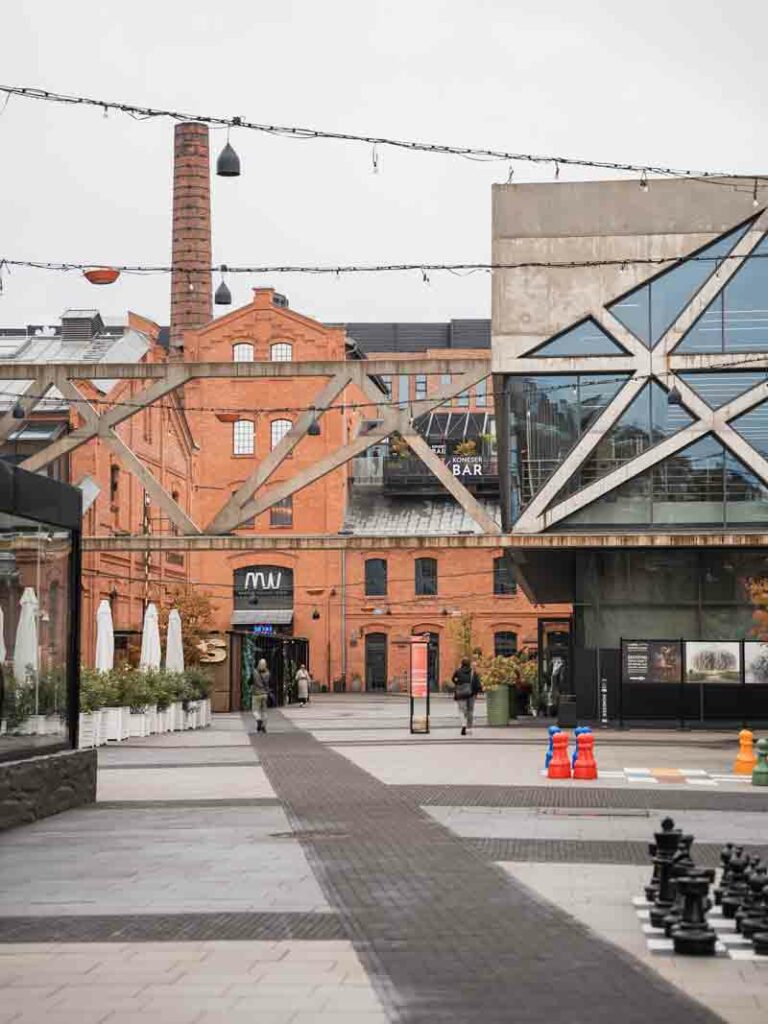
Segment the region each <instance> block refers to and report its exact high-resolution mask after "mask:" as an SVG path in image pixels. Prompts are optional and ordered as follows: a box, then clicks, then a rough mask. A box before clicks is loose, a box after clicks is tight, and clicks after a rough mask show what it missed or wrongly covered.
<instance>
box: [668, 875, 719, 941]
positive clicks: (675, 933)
mask: <svg viewBox="0 0 768 1024" xmlns="http://www.w3.org/2000/svg"><path fill="white" fill-rule="evenodd" d="M677 884H678V887H679V889H680V890H681V892H682V894H683V901H684V902H683V916H682V919H681V921H680V923H679V924H678V925H676V926H675V927H674V928H673V929H672V941H673V942H674V945H675V952H676V953H682V954H683V956H714V955H715V943H716V941H717V936H716V935H715V930H714V928H711V927H710V925H709V924H707V917H706V911H705V910H704V906H705V902H706V899H707V892H708V891H709V881H708V879H707V878H704V877H700V876H698V875H689V876H688V877H686V878H681V879H679V880H678V883H677Z"/></svg>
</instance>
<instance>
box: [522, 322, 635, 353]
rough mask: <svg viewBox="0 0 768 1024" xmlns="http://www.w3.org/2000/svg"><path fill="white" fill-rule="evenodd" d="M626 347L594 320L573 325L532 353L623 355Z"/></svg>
mask: <svg viewBox="0 0 768 1024" xmlns="http://www.w3.org/2000/svg"><path fill="white" fill-rule="evenodd" d="M625 354H626V353H625V351H624V349H623V348H622V347H621V346H620V345H619V344H618V342H616V341H614V340H613V338H612V337H611V336H610V335H609V334H606V332H605V331H604V330H603V329H602V327H600V326H599V324H596V323H595V321H594V320H585V321H584V322H583V323H580V324H577V325H576V326H575V327H571V328H570V329H569V330H567V331H566V332H565V333H564V334H559V335H558V336H557V337H556V338H552V339H551V340H550V341H547V342H546V343H545V344H544V345H542V347H541V348H539V349H536V350H535V351H534V352H532V353H531V355H535V356H545V357H546V356H621V355H625Z"/></svg>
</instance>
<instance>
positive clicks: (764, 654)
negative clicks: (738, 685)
mask: <svg viewBox="0 0 768 1024" xmlns="http://www.w3.org/2000/svg"><path fill="white" fill-rule="evenodd" d="M744 681H745V682H746V683H749V684H750V685H753V686H754V685H759V684H761V683H762V684H763V685H765V684H766V683H768V643H761V642H760V641H759V640H745V641H744Z"/></svg>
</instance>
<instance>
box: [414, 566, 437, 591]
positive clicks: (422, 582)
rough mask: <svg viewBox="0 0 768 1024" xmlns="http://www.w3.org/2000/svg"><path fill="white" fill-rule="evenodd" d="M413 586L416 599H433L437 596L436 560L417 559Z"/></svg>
mask: <svg viewBox="0 0 768 1024" xmlns="http://www.w3.org/2000/svg"><path fill="white" fill-rule="evenodd" d="M415 566H416V578H415V580H414V586H415V590H416V596H417V597H435V595H436V594H437V559H436V558H417V559H416V563H415Z"/></svg>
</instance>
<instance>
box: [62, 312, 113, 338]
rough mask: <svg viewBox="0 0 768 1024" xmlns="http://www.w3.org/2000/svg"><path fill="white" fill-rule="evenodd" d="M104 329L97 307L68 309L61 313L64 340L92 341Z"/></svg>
mask: <svg viewBox="0 0 768 1024" xmlns="http://www.w3.org/2000/svg"><path fill="white" fill-rule="evenodd" d="M103 330H104V321H103V320H102V319H101V314H100V313H99V311H98V310H97V309H68V310H67V311H66V313H62V315H61V340H62V341H90V340H91V339H92V338H96V337H98V335H99V334H101V333H102V332H103Z"/></svg>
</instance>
